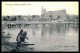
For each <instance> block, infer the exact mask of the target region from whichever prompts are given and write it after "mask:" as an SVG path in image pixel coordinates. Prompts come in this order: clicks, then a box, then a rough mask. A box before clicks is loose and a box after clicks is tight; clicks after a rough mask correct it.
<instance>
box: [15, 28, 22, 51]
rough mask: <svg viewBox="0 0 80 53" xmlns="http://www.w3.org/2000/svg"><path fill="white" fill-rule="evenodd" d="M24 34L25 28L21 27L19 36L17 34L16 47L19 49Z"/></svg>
mask: <svg viewBox="0 0 80 53" xmlns="http://www.w3.org/2000/svg"><path fill="white" fill-rule="evenodd" d="M22 34H23V30H22V29H21V30H20V32H19V34H18V36H17V38H16V41H17V47H16V49H17V50H18V49H19V47H20V44H21V39H20V38H21V37H22Z"/></svg>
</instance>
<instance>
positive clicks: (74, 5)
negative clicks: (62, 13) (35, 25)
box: [2, 1, 79, 16]
mask: <svg viewBox="0 0 80 53" xmlns="http://www.w3.org/2000/svg"><path fill="white" fill-rule="evenodd" d="M17 4H18V5H17ZM42 7H43V8H45V9H46V11H57V10H63V9H65V10H66V13H67V14H74V15H78V11H79V2H77V1H76V2H75V1H73V2H70V1H69V2H68V1H67V2H66V1H65V2H54V1H52V2H49V1H48V2H47V1H46V2H19V1H16V2H13V1H12V2H9V1H7V2H5V1H2V16H3V15H4V16H6V15H41V9H42Z"/></svg>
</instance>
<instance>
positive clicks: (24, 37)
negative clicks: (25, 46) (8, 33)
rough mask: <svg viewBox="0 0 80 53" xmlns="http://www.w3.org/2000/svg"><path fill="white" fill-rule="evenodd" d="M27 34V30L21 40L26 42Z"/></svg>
mask: <svg viewBox="0 0 80 53" xmlns="http://www.w3.org/2000/svg"><path fill="white" fill-rule="evenodd" d="M26 35H27V32H26V31H25V32H24V33H23V34H22V37H21V42H25V39H26ZM27 39H28V37H27Z"/></svg>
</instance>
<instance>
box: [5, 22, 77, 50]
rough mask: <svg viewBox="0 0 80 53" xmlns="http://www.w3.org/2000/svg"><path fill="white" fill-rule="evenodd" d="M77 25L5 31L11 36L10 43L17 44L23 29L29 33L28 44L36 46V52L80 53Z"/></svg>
mask: <svg viewBox="0 0 80 53" xmlns="http://www.w3.org/2000/svg"><path fill="white" fill-rule="evenodd" d="M76 26H77V25H75V24H62V23H54V24H43V25H41V24H40V25H28V26H26V27H25V28H24V27H22V28H12V29H8V28H6V29H4V31H5V32H6V33H5V34H7V33H10V34H11V37H12V38H10V40H9V42H16V37H17V35H18V33H19V31H20V30H21V29H23V31H27V37H28V38H29V40H25V41H26V42H28V43H31V44H35V45H34V46H30V47H34V51H78V33H79V32H78V27H76Z"/></svg>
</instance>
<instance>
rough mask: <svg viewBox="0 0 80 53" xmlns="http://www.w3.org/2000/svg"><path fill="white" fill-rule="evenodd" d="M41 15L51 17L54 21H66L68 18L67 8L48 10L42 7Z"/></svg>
mask: <svg viewBox="0 0 80 53" xmlns="http://www.w3.org/2000/svg"><path fill="white" fill-rule="evenodd" d="M41 16H42V18H50V19H51V20H53V21H55V20H57V21H64V20H65V19H66V18H67V14H66V10H65V9H63V10H57V11H46V9H44V8H42V10H41Z"/></svg>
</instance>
